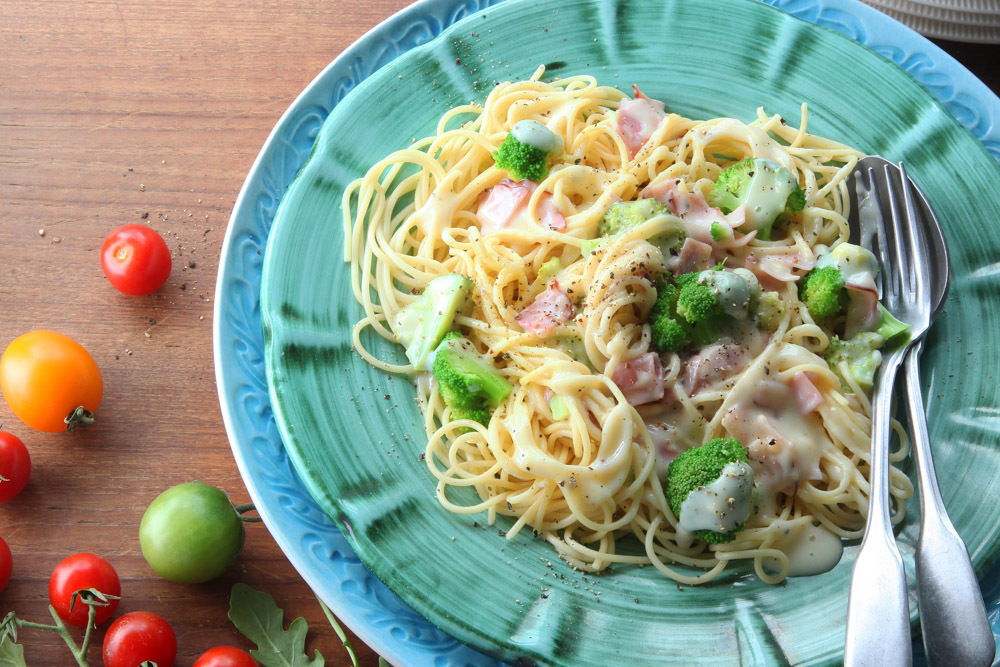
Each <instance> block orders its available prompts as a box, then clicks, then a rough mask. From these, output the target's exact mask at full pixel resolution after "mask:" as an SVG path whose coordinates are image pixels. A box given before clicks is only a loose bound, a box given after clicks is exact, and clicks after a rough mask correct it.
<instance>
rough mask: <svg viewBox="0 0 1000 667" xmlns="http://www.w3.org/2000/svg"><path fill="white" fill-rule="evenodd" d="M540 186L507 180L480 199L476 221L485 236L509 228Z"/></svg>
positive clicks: (530, 182) (525, 181) (527, 182)
mask: <svg viewBox="0 0 1000 667" xmlns="http://www.w3.org/2000/svg"><path fill="white" fill-rule="evenodd" d="M537 187H538V186H537V185H536V184H535V183H534V182H532V181H527V180H524V181H519V182H517V183H515V182H514V181H512V180H510V179H509V178H505V179H503V180H502V181H500V182H499V183H497V184H496V185H494V186H493V187H492V188H490V189H489V190H488V191H487V192H486V193H485V196H484V197H482V198H481V199H480V202H479V209H478V210H477V211H476V219H477V220H478V221H479V229H480V231H482V233H483V236H488V235H490V234H492V233H494V232H498V231H500V230H501V229H504V228H505V227H508V226H509V225H510V224H511V223H512V222H513V221H514V220H515V219H516V218H517V216H518V215H520V213H521V211H522V210H523V209H524V207H525V206H526V205H527V204H528V198H529V197H531V193H532V192H534V191H535V188H537Z"/></svg>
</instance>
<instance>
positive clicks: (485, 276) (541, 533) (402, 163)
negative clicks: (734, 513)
mask: <svg viewBox="0 0 1000 667" xmlns="http://www.w3.org/2000/svg"><path fill="white" fill-rule="evenodd" d="M542 75H543V70H542V68H539V70H538V71H537V72H536V73H535V75H534V76H533V77H532V78H530V79H529V80H526V81H519V82H508V83H503V84H500V85H498V86H497V87H496V88H495V89H494V90H493V91H492V92H491V93H490V94H489V96H488V97H487V99H486V101H485V103H484V104H482V105H479V104H475V103H470V104H468V105H464V106H460V107H456V108H454V109H452V110H450V111H448V112H447V113H446V114H444V116H443V117H442V118H441V119H440V121H439V123H438V126H437V128H436V132H435V133H434V134H433V135H432V136H430V137H427V138H425V139H422V140H419V141H416V142H415V143H414V144H413V145H412V146H411V147H409V148H406V149H403V150H400V151H397V152H395V153H393V154H391V155H389V156H387V157H385V158H384V159H382V160H380V161H379V162H377V163H376V164H375V165H374V166H373V167H372V168H371V169H370V170H369V171H368V172H367V173H366V174H365V175H364V176H363V177H362V178H359V179H358V180H356V181H355V182H353V183H352V184H351V185H350V187H349V188H348V189H347V191H346V192H345V195H344V199H343V210H342V215H343V220H344V231H345V238H346V243H345V260H346V261H348V262H350V267H351V282H352V287H353V291H354V296H355V298H356V299H357V301H358V302H359V303H360V304H361V305H362V307H363V309H364V317H363V318H362V319H361V320H360V321H359V322H358V323H357V324H356V326H355V328H354V332H353V341H354V346H355V348H356V349H357V351H358V353H359V354H360V355H361V356H362V358H364V359H365V360H366V361H367V362H368V363H370V364H372V365H374V366H376V367H378V368H381V369H383V370H386V371H388V372H392V373H412V374H414V375H415V377H416V379H417V387H418V394H419V397H420V402H421V405H422V407H423V412H424V426H425V429H426V431H427V436H428V442H427V447H426V457H425V460H426V463H427V467H428V470H429V473H430V474H431V475H432V476H433V478H434V479H435V480H436V482H437V488H436V494H437V498H438V500H439V501H440V503H441V505H442V506H443V507H444V508H445V509H447V510H449V511H451V512H456V513H463V514H475V513H481V512H485V513H486V514H487V517H488V521H489V522H490V523H493V522H494V521H496V518H497V516H498V515H499V516H507V517H510V518H511V521H512V524H511V525H510V527H509V529H508V530H507V537H508V538H509V539H514V538H516V537H517V536H518V535H519V534H521V533H523V532H524V531H531V533H532V534H534V535H536V536H538V537H540V538H542V539H545V540H546V541H548V542H549V543H550V544H551V545H552V546H553V547H554V549H555V550H556V551H557V552H558V553H559V555H560V556H561V557H562V558H564V559H565V560H566V561H567V562H569V563H571V564H572V565H573V566H575V567H578V568H581V569H584V570H591V571H598V570H602V569H605V568H607V567H608V566H610V565H612V564H616V563H622V564H635V565H652V566H654V567H656V568H657V569H658V570H659V571H660V572H662V573H663V574H664V575H665V576H667V577H669V578H671V579H673V580H675V581H678V582H681V583H685V584H699V583H704V582H707V581H709V580H711V579H712V578H714V577H716V576H717V575H718V574H719V573H720V572H722V571H723V570H724V569H725V568H726V567H727V566H728V565H729V563H730V562H731V561H736V560H750V561H752V563H753V567H754V570H755V571H756V573H757V575H758V576H759V577H760V578H761V579H762V580H764V581H767V582H772V583H776V582H779V581H781V580H782V579H784V578H785V577H786V576H788V575H789V573H791V574H805V573H809V572H812V571H819V570H820V569H822V567H824V566H821V565H818V564H817V563H816V562H796V559H799V556H800V555H801V553H800V552H801V550H796V548H795V544H793V542H794V540H796V539H804V537H803V536H805V535H807V534H808V535H809V536H811V537H809V539H812V540H815V538H816V535H817V534H819V535H820V536H821V537H823V536H826V537H829V538H834V536H836V538H837V539H834V541H835V542H836V544H837V545H838V547H834V548H833V549H834V550H836V548H839V538H856V537H858V536H860V535H861V532H862V530H863V526H864V520H865V513H866V512H867V507H868V491H869V486H868V481H867V477H868V474H869V464H870V433H871V418H870V410H871V406H870V403H869V400H868V397H867V396H866V394H865V390H864V388H863V387H861V386H860V385H859V384H858V382H857V381H856V379H855V378H854V377H853V376H852V375H851V373H850V369H849V368H847V367H846V365H845V364H841V366H840V367H838V366H837V365H836V364H835V365H834V366H832V367H831V365H830V363H828V362H827V360H826V359H824V357H823V353H824V350H826V349H827V347H828V346H829V345H830V340H831V332H833V331H835V330H842V327H843V326H844V323H843V321H842V318H841V320H837V321H834V322H832V323H830V322H817V321H815V319H814V318H813V317H811V315H810V313H809V310H808V309H807V308H805V307H804V306H803V304H802V302H801V301H800V299H799V294H798V289H797V282H798V281H799V279H800V278H801V277H802V276H803V275H804V273H805V272H807V271H808V270H809V269H811V268H813V266H814V265H815V263H816V260H817V258H818V257H820V256H821V255H822V254H823V253H824V252H826V249H827V248H829V247H835V246H837V245H838V244H842V243H844V242H846V240H847V236H848V224H847V220H846V208H847V206H848V197H847V191H846V184H845V179H846V176H847V175H848V174H849V173H850V171H851V169H852V167H853V165H854V164H855V163H856V161H857V159H858V158H859V157H860V154H859V153H858V152H857V151H855V150H853V149H851V148H848V147H846V146H843V145H841V144H838V143H835V142H833V141H830V140H827V139H823V138H820V137H817V136H814V135H811V134H808V133H807V132H806V122H807V111H806V107H805V105H803V106H802V113H801V121H800V124H799V127H798V128H795V127H792V126H790V125H788V124H787V123H786V121H785V120H784V119H782V118H780V117H779V116H768V115H766V114H765V113H764V112H763V110H758V112H757V117H756V119H754V120H753V121H752V122H751V123H749V124H745V123H743V122H740V121H738V120H734V119H729V118H718V119H713V120H708V121H702V122H699V121H694V120H690V119H687V118H684V117H682V116H679V115H677V114H672V113H670V114H668V113H666V112H664V111H661V110H660V109H661V108H662V105H659V104H658V103H656V102H655V101H653V100H649V98H646V97H645V96H643V95H642V94H641V93H639V92H638V90H636V91H635V97H634V99H629V98H628V97H627V96H625V95H624V94H623V93H622V92H620V91H619V90H617V89H615V88H608V87H603V86H599V85H598V84H597V81H596V80H595V79H594V78H592V77H589V76H574V77H569V78H563V79H557V80H554V81H551V82H543V81H542V80H541V77H542ZM528 120H532V121H536V122H538V123H540V124H542V125H544V126H545V128H547V129H548V131H550V132H551V133H553V134H554V135H555V136H556V137H557V138H558V141H559V143H560V145H561V147H562V150H561V151H560V155H559V156H558V159H557V161H556V163H555V164H554V165H552V167H551V170H550V171H549V173H548V174H547V175H546V176H545V177H544V178H543V179H541V180H540V182H537V183H534V182H528V181H521V182H520V183H515V182H514V181H512V180H509V179H507V173H506V172H505V171H504V170H502V169H500V168H498V167H497V166H496V165H495V164H494V157H493V155H494V152H495V151H497V149H498V147H499V146H500V144H501V143H502V142H503V141H504V140H505V138H506V137H507V135H508V134H509V133H511V131H512V129H513V128H514V126H515V125H516V124H518V123H519V122H522V121H528ZM744 158H764V159H766V160H768V161H769V164H776V165H779V166H780V167H781V168H782V169H784V170H787V171H788V172H790V173H791V174H793V175H795V177H796V179H797V180H798V182H799V184H800V185H801V187H802V190H803V191H804V194H805V205H804V207H803V209H802V210H801V211H800V212H798V213H796V214H795V215H794V216H786V217H787V219H786V220H785V221H784V222H783V223H782V226H781V228H780V229H779V230H777V231H776V232H775V234H774V235H773V238H770V239H765V238H763V237H765V236H767V234H765V233H762V232H761V230H757V231H758V232H759V233H755V232H754V231H753V230H748V226H747V224H746V222H745V221H741V220H734V219H733V217H732V216H733V215H735V214H736V213H740V214H746V212H745V211H743V212H734V213H733V214H722V213H721V212H720V211H719V210H718V209H717V208H714V207H710V206H707V205H706V204H705V200H704V194H705V193H707V192H709V191H710V190H711V189H712V187H713V185H714V183H715V182H716V181H717V180H718V179H719V176H720V174H721V173H722V172H723V170H724V169H725V168H726V167H727V166H728V165H731V164H733V163H736V162H738V161H740V160H743V159H744ZM501 197H506V198H507V199H505V200H501ZM644 198H645V199H655V200H657V201H659V202H665V204H666V205H667V206H668V208H670V210H671V215H660V216H652V217H651V218H650V219H649V220H648V222H646V223H645V224H640V225H638V226H634V227H632V228H631V229H627V230H625V231H624V232H622V233H618V234H616V235H605V238H599V237H600V234H599V229H600V225H601V222H602V219H603V218H604V217H605V215H606V213H607V212H608V210H609V208H610V207H612V205H614V204H615V203H616V202H631V201H635V200H641V199H644ZM497 210H502V211H504V212H506V216H504V215H498V214H496V213H495V212H496V211H497ZM490 211H493V212H494V213H490ZM709 219H711V220H710V221H711V224H716V223H720V221H721V222H722V223H726V222H729V223H732V224H731V226H730V227H728V228H726V229H724V231H727V232H728V233H727V234H721V235H717V234H716V233H715V231H716V230H715V228H714V227H712V228H710V227H709V226H708V225H709ZM747 219H749V218H747ZM680 223H683V224H680ZM739 232H745V233H739ZM717 236H719V238H717ZM664 238H674V239H678V240H682V239H688V241H690V252H689V247H688V241H684V244H685V245H684V247H683V249H680V244H679V242H678V244H676V245H675V246H671V247H670V248H669V249H665V247H666V246H664V244H663V243H662V242H660V241H662V239H664ZM695 241H697V243H700V244H701V245H700V246H697V245H695ZM706 248H707V250H706ZM699 250H700V251H701V252H702V255H701V256H700V257H699V256H698V255H697V254H696V253H697V251H699ZM709 260H710V262H711V264H712V265H715V264H717V263H719V262H724V263H725V268H726V269H727V273H729V272H730V271H731V270H733V269H739V270H742V271H743V272H744V273H742V274H739V275H741V276H742V275H744V274H745V275H746V276H748V277H747V278H746V280H749V281H750V282H752V283H754V284H756V283H759V284H760V285H762V286H764V287H766V288H767V291H768V292H770V293H773V294H774V298H775V299H776V300H777V302H779V303H780V304H781V307H780V308H779V309H777V310H776V311H775V313H776V315H775V317H774V318H773V319H774V321H773V322H771V323H770V325H769V326H768V327H764V326H761V325H760V323H759V322H757V321H751V320H748V321H747V322H745V323H744V324H742V325H741V326H738V327H736V328H733V329H730V330H728V331H727V332H725V335H723V336H722V338H721V339H719V340H717V341H715V342H713V343H711V344H706V345H695V346H689V347H687V348H685V349H684V350H682V351H663V350H662V349H658V348H657V346H656V344H654V340H653V337H652V335H651V330H650V322H649V320H650V313H651V311H653V309H654V307H655V304H656V302H657V298H658V290H659V289H662V276H668V277H669V276H672V275H673V274H676V273H680V272H683V270H684V268H685V267H687V268H690V266H691V265H695V266H697V265H698V264H699V262H700V263H701V265H702V267H703V268H704V264H705V262H706V261H709ZM553 267H555V271H556V273H555V274H552V271H553ZM447 274H460V275H461V276H465V277H467V278H468V279H470V280H471V285H472V290H471V300H472V306H471V308H470V309H467V310H466V311H464V312H460V313H459V314H458V315H457V316H456V317H455V320H454V326H455V328H457V329H458V330H459V331H460V332H461V333H462V335H463V336H464V337H465V338H467V339H468V340H469V341H471V343H472V345H473V346H474V347H475V350H476V351H477V352H478V353H479V354H480V355H482V357H483V359H486V360H489V362H490V363H492V365H493V366H494V367H495V368H496V370H497V371H498V372H499V374H500V375H502V376H503V378H504V379H505V380H506V381H507V382H509V383H510V385H511V386H512V388H513V390H512V391H511V392H510V394H509V395H508V396H507V397H506V398H505V399H504V400H503V401H502V402H501V403H500V404H499V405H498V406H497V407H496V409H495V410H493V411H492V415H491V416H490V417H489V418H488V419H485V420H481V421H477V420H475V419H470V418H467V415H460V414H456V411H455V410H453V409H452V408H451V407H449V406H448V404H447V402H446V401H445V400H444V398H443V397H442V394H441V391H440V388H439V384H438V383H437V382H436V381H435V380H434V378H433V376H432V375H430V374H428V373H426V372H421V371H422V370H426V368H424V369H421V368H419V367H418V366H416V365H414V364H413V363H410V364H391V363H388V362H386V361H383V360H381V359H378V358H376V357H375V356H373V355H372V354H371V353H370V352H369V351H368V350H366V348H365V347H364V345H363V343H362V337H361V334H362V331H363V330H365V329H366V328H371V329H372V330H373V331H374V332H375V333H377V334H378V335H380V336H382V337H384V338H386V339H388V340H397V334H398V332H396V331H394V330H393V323H394V322H395V319H396V317H397V315H398V313H400V311H401V310H402V309H404V308H406V307H407V306H409V305H410V304H412V303H414V302H415V301H416V300H417V299H418V298H419V294H420V293H421V292H422V291H423V290H424V289H425V288H426V286H427V285H428V284H429V283H430V282H431V281H432V280H433V279H435V278H436V277H439V276H443V275H447ZM550 274H551V275H550ZM553 277H554V281H553ZM533 304H534V305H533ZM743 308H744V310H745V309H746V303H744V304H743ZM526 313H528V314H526ZM560 313H563V314H562V315H560ZM650 378H652V381H651V382H652V384H650ZM643 383H646V385H648V386H646V385H644V384H643ZM800 386H804V387H805V390H808V391H809V392H810V394H809V395H810V396H812V398H813V399H815V401H814V404H813V405H812V406H811V407H810V409H809V410H805V409H803V408H802V405H801V401H798V400H797V399H798V398H799V397H798V396H797V395H796V392H797V391H798V389H799V388H800ZM810 388H811V389H810ZM896 430H897V432H898V434H899V440H900V443H901V444H900V447H899V448H898V449H897V450H896V451H894V452H893V453H892V461H893V463H898V462H899V461H901V460H902V459H903V458H905V457H906V455H907V450H908V441H907V439H906V436H905V434H904V433H903V432H902V431H901V429H899V427H898V425H896ZM717 437H725V438H735V439H737V440H739V441H740V442H741V443H742V444H743V445H744V446H745V447H746V448H747V451H748V452H749V460H750V463H751V466H752V468H753V472H754V474H755V478H756V480H757V496H758V497H757V500H756V502H755V503H754V506H753V510H752V512H751V513H750V515H749V517H748V518H747V520H746V522H745V525H744V526H743V528H742V530H739V531H738V533H737V534H736V535H735V538H734V539H732V541H729V542H723V543H718V544H708V543H706V542H704V541H702V540H698V539H695V538H694V536H693V535H692V534H691V533H690V532H688V531H686V530H684V529H683V528H681V527H680V524H679V519H678V517H677V516H676V515H675V513H674V512H673V511H672V509H671V507H670V505H669V503H668V502H667V499H666V496H665V488H664V484H665V482H664V479H665V474H666V471H667V466H668V464H669V461H670V459H671V458H673V457H674V456H676V455H677V454H678V453H680V452H681V451H684V450H686V449H689V448H691V447H694V446H697V445H700V444H702V443H703V442H705V441H707V440H709V439H712V438H717ZM890 478H891V494H892V501H893V509H894V512H893V521H894V522H899V521H901V520H902V518H903V516H904V501H905V499H906V498H908V497H909V496H910V495H911V494H912V488H911V485H910V482H909V480H908V478H907V477H906V476H905V475H904V474H903V473H902V472H901V471H900V470H899V469H898V468H896V467H893V468H892V470H891V473H890ZM462 487H469V488H471V489H473V490H474V491H475V494H476V497H477V498H478V499H477V500H475V501H472V502H470V501H468V498H469V495H468V494H467V493H465V494H463V493H458V491H459V490H460V489H461V488H462ZM820 542H823V540H822V539H821V540H820ZM825 543H826V544H830V540H829V539H827V540H826V542H825ZM795 554H799V556H795ZM836 556H839V552H837V554H836ZM806 560H808V559H806ZM834 562H835V560H834ZM827 565H829V564H827Z"/></svg>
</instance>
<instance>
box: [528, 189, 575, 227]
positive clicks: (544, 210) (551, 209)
mask: <svg viewBox="0 0 1000 667" xmlns="http://www.w3.org/2000/svg"><path fill="white" fill-rule="evenodd" d="M528 182H529V183H530V182H531V181H528ZM538 217H539V218H540V219H541V221H542V227H545V228H546V229H551V230H552V231H555V232H560V231H562V230H564V229H566V218H565V216H563V214H562V213H561V212H560V211H559V209H558V208H557V207H556V204H555V202H554V201H552V195H550V194H549V193H545V194H543V195H542V198H541V201H540V202H539V203H538Z"/></svg>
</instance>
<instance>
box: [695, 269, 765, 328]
mask: <svg viewBox="0 0 1000 667" xmlns="http://www.w3.org/2000/svg"><path fill="white" fill-rule="evenodd" d="M698 280H699V281H704V282H708V283H710V284H711V285H712V287H714V288H715V293H716V294H717V295H718V297H719V305H720V306H722V312H724V313H725V314H726V315H729V316H730V317H734V318H736V319H746V318H747V317H749V307H750V300H751V299H752V298H754V297H756V296H757V294H758V293H759V292H760V283H758V282H757V277H756V276H754V275H753V273H751V272H750V271H748V270H747V269H735V270H733V271H702V272H701V275H700V276H699V278H698Z"/></svg>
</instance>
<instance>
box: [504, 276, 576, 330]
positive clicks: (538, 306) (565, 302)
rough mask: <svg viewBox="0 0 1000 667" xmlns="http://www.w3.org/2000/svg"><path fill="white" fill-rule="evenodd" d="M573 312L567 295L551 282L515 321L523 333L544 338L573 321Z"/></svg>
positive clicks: (557, 284)
mask: <svg viewBox="0 0 1000 667" xmlns="http://www.w3.org/2000/svg"><path fill="white" fill-rule="evenodd" d="M574 312H575V309H574V308H573V302H571V301H570V300H569V295H567V294H566V292H564V291H563V290H562V289H560V288H559V282H558V281H556V280H553V281H552V282H550V283H549V286H548V288H547V289H546V290H545V291H544V292H542V293H541V294H539V295H538V296H537V297H535V300H534V301H533V302H532V304H531V305H530V306H528V307H527V308H525V309H524V310H522V311H521V312H520V313H519V314H518V315H517V317H516V318H515V319H516V320H517V323H518V324H520V325H521V328H522V329H524V330H525V331H528V332H531V333H533V334H535V335H536V336H538V337H539V338H545V337H546V336H548V335H549V334H550V333H551V332H552V330H553V329H555V328H556V327H557V326H559V325H560V324H565V323H566V322H569V321H570V320H571V319H573V314H574Z"/></svg>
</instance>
